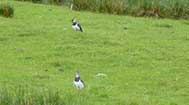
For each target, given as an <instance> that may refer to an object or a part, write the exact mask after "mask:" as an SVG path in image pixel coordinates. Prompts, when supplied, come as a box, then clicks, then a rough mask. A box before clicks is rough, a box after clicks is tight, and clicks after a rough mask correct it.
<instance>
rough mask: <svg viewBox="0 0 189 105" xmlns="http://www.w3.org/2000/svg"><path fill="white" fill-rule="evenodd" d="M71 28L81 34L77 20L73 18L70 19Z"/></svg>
mask: <svg viewBox="0 0 189 105" xmlns="http://www.w3.org/2000/svg"><path fill="white" fill-rule="evenodd" d="M72 28H73V29H74V30H76V31H81V32H83V29H82V27H81V25H80V24H79V23H78V22H77V20H76V19H75V18H73V19H72Z"/></svg>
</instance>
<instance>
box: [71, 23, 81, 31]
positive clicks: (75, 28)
mask: <svg viewBox="0 0 189 105" xmlns="http://www.w3.org/2000/svg"><path fill="white" fill-rule="evenodd" d="M72 28H73V29H74V30H80V28H79V26H78V25H77V24H76V25H73V26H72Z"/></svg>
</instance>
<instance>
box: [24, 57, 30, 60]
mask: <svg viewBox="0 0 189 105" xmlns="http://www.w3.org/2000/svg"><path fill="white" fill-rule="evenodd" d="M24 59H26V60H31V59H32V57H25V58H24Z"/></svg>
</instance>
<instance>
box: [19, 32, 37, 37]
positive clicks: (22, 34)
mask: <svg viewBox="0 0 189 105" xmlns="http://www.w3.org/2000/svg"><path fill="white" fill-rule="evenodd" d="M35 35H36V34H34V33H21V34H18V36H19V37H28V36H35Z"/></svg>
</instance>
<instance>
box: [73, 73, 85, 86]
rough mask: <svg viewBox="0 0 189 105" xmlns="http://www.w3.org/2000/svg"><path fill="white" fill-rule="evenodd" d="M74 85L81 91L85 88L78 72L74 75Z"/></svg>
mask: <svg viewBox="0 0 189 105" xmlns="http://www.w3.org/2000/svg"><path fill="white" fill-rule="evenodd" d="M74 85H75V87H76V88H77V89H83V88H84V87H85V86H84V82H83V80H81V78H80V75H79V72H78V71H77V72H76V75H75V80H74Z"/></svg>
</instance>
